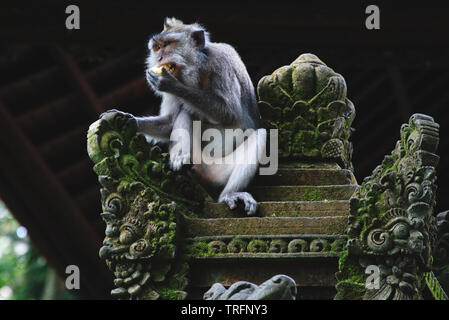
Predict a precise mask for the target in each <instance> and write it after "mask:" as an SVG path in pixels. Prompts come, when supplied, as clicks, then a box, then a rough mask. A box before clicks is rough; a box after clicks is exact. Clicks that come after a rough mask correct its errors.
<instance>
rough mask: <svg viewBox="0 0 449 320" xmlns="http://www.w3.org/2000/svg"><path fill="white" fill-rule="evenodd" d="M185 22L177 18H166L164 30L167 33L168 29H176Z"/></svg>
mask: <svg viewBox="0 0 449 320" xmlns="http://www.w3.org/2000/svg"><path fill="white" fill-rule="evenodd" d="M182 25H183V22H182V21H181V20H179V19H176V18H175V17H173V18H169V17H166V18H165V20H164V30H163V31H167V30H168V29H171V28H174V27H176V26H182Z"/></svg>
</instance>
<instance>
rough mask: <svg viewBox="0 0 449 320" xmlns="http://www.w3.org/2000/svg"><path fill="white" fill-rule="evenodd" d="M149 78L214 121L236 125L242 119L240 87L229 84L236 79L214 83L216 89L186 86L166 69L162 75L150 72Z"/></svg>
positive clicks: (160, 87) (162, 89)
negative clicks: (239, 96) (238, 94)
mask: <svg viewBox="0 0 449 320" xmlns="http://www.w3.org/2000/svg"><path fill="white" fill-rule="evenodd" d="M147 79H148V81H149V82H151V83H152V85H153V86H154V87H155V88H157V90H159V91H163V92H168V93H171V94H173V95H175V96H177V97H178V98H180V99H181V100H183V101H184V102H186V103H188V104H189V106H191V107H193V108H195V109H196V110H195V111H197V112H199V113H200V114H202V115H204V117H205V118H206V119H208V120H209V121H210V122H212V123H216V124H217V123H220V124H224V125H236V124H238V122H239V120H241V119H242V116H243V115H242V109H241V107H240V101H239V99H238V97H237V96H236V93H237V92H239V91H240V90H239V89H240V88H237V87H236V88H233V87H231V86H230V85H229V83H230V82H231V83H232V84H235V83H236V81H235V82H233V81H228V82H227V83H225V82H222V83H221V85H220V86H219V85H218V84H212V85H211V86H210V88H216V90H211V89H205V90H203V89H197V88H193V87H188V86H186V85H185V84H183V83H182V82H180V81H179V80H177V79H176V78H175V77H173V76H172V75H171V74H170V73H168V72H167V71H166V70H165V69H163V70H162V75H158V74H154V73H152V72H148V73H147ZM235 85H237V84H235ZM224 93H225V94H224Z"/></svg>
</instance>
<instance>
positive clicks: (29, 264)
mask: <svg viewBox="0 0 449 320" xmlns="http://www.w3.org/2000/svg"><path fill="white" fill-rule="evenodd" d="M26 233H27V231H26V229H25V228H24V227H21V226H20V225H19V223H18V222H17V221H16V220H15V219H14V217H13V216H12V215H11V213H10V212H9V211H8V209H7V208H6V206H5V205H4V203H3V202H1V201H0V299H11V300H25V299H26V300H29V299H74V298H75V296H74V295H73V294H72V293H71V292H70V291H68V290H66V289H65V287H64V284H63V283H62V281H61V280H60V279H59V278H58V277H57V276H56V274H55V272H54V271H53V270H52V269H51V268H50V267H49V266H48V264H47V262H46V261H45V259H44V258H43V257H41V256H40V254H39V252H38V251H37V250H36V249H35V248H34V246H33V245H32V243H31V242H30V240H29V237H28V236H27V235H26Z"/></svg>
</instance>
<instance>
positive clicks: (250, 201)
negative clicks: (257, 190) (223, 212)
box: [219, 192, 259, 216]
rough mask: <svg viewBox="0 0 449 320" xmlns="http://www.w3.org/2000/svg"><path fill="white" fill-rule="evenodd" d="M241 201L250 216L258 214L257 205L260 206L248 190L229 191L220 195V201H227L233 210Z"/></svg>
mask: <svg viewBox="0 0 449 320" xmlns="http://www.w3.org/2000/svg"><path fill="white" fill-rule="evenodd" d="M239 201H241V202H243V204H244V205H245V212H246V214H247V215H248V216H253V215H255V214H256V211H257V207H258V206H259V205H258V203H257V201H256V200H254V198H253V196H252V195H251V194H249V193H248V192H229V193H227V194H224V195H222V196H221V197H220V199H219V202H225V203H226V204H227V205H228V206H229V209H231V210H233V209H235V208H236V207H237V204H238V203H239Z"/></svg>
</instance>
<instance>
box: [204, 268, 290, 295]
mask: <svg viewBox="0 0 449 320" xmlns="http://www.w3.org/2000/svg"><path fill="white" fill-rule="evenodd" d="M296 293H297V290H296V283H295V281H294V280H293V279H292V278H290V277H288V276H286V275H283V274H279V275H276V276H274V277H272V278H270V279H268V280H267V281H265V282H264V283H262V284H261V285H260V286H257V285H255V284H253V283H251V282H247V281H239V282H236V283H234V284H232V285H231V286H230V287H229V288H228V289H226V288H225V287H224V286H223V285H221V284H220V283H215V284H214V285H213V286H212V287H211V288H210V289H209V290H208V291H207V292H206V293H205V294H204V300H295V299H296Z"/></svg>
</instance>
